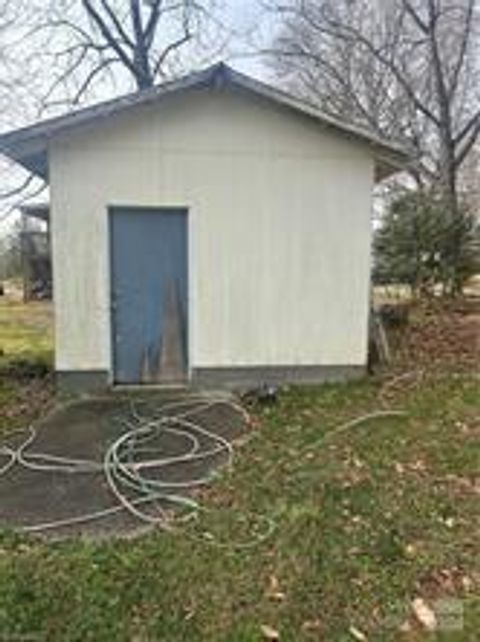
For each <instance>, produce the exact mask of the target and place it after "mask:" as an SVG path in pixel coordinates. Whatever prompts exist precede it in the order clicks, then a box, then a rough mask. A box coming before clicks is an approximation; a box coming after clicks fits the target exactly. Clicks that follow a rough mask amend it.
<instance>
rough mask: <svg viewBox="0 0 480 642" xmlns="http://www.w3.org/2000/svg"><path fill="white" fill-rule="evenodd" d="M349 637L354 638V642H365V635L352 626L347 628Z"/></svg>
mask: <svg viewBox="0 0 480 642" xmlns="http://www.w3.org/2000/svg"><path fill="white" fill-rule="evenodd" d="M349 632H350V635H351V636H352V637H354V638H355V639H356V640H358V641H359V642H367V636H366V635H365V633H362V631H360V630H359V629H357V628H355V627H354V626H351V627H350V628H349Z"/></svg>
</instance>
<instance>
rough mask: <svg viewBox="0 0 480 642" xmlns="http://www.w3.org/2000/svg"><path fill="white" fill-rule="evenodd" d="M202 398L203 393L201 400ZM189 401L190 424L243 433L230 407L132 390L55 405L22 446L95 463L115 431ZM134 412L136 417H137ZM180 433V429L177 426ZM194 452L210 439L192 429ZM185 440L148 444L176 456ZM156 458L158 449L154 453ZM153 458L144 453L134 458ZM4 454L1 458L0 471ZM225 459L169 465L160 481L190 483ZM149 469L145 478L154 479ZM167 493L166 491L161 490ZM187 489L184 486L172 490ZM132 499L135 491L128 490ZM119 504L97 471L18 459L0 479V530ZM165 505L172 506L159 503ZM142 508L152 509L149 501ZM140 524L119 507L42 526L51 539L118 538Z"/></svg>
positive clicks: (15, 441)
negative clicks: (35, 466)
mask: <svg viewBox="0 0 480 642" xmlns="http://www.w3.org/2000/svg"><path fill="white" fill-rule="evenodd" d="M205 399H206V400H208V397H206V398H205ZM186 400H188V401H189V403H190V404H191V405H189V406H188V408H189V409H191V408H195V409H197V410H199V409H200V408H201V409H200V410H199V412H198V414H195V416H194V418H192V420H193V421H195V422H196V423H198V425H199V426H201V427H203V428H206V429H207V430H208V431H210V432H211V433H213V434H214V435H220V436H222V437H224V438H225V439H227V440H228V441H229V442H234V440H235V439H237V438H239V437H241V436H242V434H244V432H245V430H246V426H245V419H244V416H243V415H242V413H241V412H239V411H238V410H236V409H235V408H233V407H232V406H230V405H228V404H218V405H212V406H209V407H207V408H204V407H203V406H201V401H199V397H198V395H196V396H195V397H189V396H188V395H185V394H181V395H180V394H175V395H172V394H168V395H167V394H166V393H155V392H152V393H140V394H139V393H137V394H128V395H124V394H119V393H116V394H115V395H112V396H109V397H105V398H96V399H88V400H82V401H77V402H74V403H71V404H68V405H66V406H63V407H60V408H58V409H57V410H55V411H54V412H53V413H52V414H50V415H49V416H48V417H47V418H46V419H44V420H43V421H41V422H40V423H39V424H38V425H37V426H35V430H36V433H37V434H36V437H35V441H34V442H33V443H32V444H30V445H29V446H28V447H27V448H26V449H25V454H26V455H28V454H29V453H32V452H35V453H44V454H48V455H54V456H57V457H66V458H70V459H72V458H73V459H82V460H92V461H95V462H98V463H99V464H101V463H102V462H103V458H104V455H105V452H106V450H107V448H108V447H109V445H110V444H111V443H112V442H113V441H115V440H116V439H117V438H118V437H119V436H120V435H122V434H123V433H124V432H125V431H127V430H128V429H129V427H130V428H131V427H133V426H135V425H137V426H138V425H139V424H138V415H141V416H142V417H145V418H149V419H152V418H159V417H160V416H164V415H165V414H175V412H180V413H181V412H182V411H183V410H184V409H185V408H183V407H182V408H179V409H177V410H176V411H175V410H174V409H172V404H174V403H175V404H176V403H179V402H183V401H186ZM136 417H137V418H136ZM182 430H184V428H183V427H182ZM187 432H190V433H191V434H195V435H196V437H197V438H198V441H199V445H200V449H203V450H208V449H209V448H210V449H211V443H209V442H212V440H211V439H210V440H209V438H208V436H201V435H200V436H199V435H198V433H196V432H195V430H194V429H191V430H190V429H187ZM26 436H28V433H25V434H23V435H20V434H15V435H12V436H11V437H10V438H8V437H7V438H5V439H3V440H2V442H1V443H0V446H3V445H6V446H9V447H11V448H17V447H18V446H19V445H20V444H21V443H22V442H23V441H24V440H25V437H26ZM189 444H191V440H190V439H189V437H188V436H185V435H172V434H163V435H159V436H158V437H156V438H155V440H154V442H152V443H149V444H147V446H148V447H149V448H155V449H159V450H160V451H161V456H175V455H180V454H182V453H184V452H185V451H186V450H187V449H188V447H189ZM155 456H156V457H158V456H159V455H158V453H157V454H156V455H155ZM149 457H150V458H151V457H152V455H150V454H149V453H148V452H145V453H142V454H141V455H140V458H141V459H143V458H146V459H148V458H149ZM6 461H7V459H6V457H2V456H0V470H1V468H2V466H3V464H4V463H6ZM224 461H225V455H224V454H221V455H214V456H213V457H208V458H206V459H205V461H197V462H187V463H182V464H177V465H171V466H167V467H165V468H163V469H162V471H161V479H162V481H166V482H167V483H174V482H178V481H181V482H183V481H190V480H194V479H197V478H198V477H199V476H204V475H205V474H206V473H208V472H211V470H212V469H213V468H216V467H218V466H219V465H221V464H222V463H223V462H224ZM155 474H156V473H155V469H152V470H149V475H150V476H152V477H154V476H155ZM166 490H167V491H168V490H169V489H166ZM178 492H180V494H185V492H184V491H183V490H181V491H178ZM128 496H129V498H131V499H133V498H134V497H138V495H132V494H128ZM117 505H118V502H117V500H116V499H115V497H114V496H113V493H112V491H111V489H110V488H109V486H108V484H107V482H106V478H105V474H104V473H103V472H94V473H92V472H89V473H80V472H75V473H71V472H70V473H68V472H63V471H62V472H58V471H52V472H50V471H48V472H47V471H44V470H42V471H35V470H29V469H26V468H24V467H23V466H21V465H19V464H18V463H16V464H15V465H14V466H13V467H12V468H10V469H9V470H8V471H7V472H6V474H4V475H2V476H1V477H0V527H9V528H14V529H15V528H22V527H25V526H35V525H38V524H44V523H50V522H57V521H58V520H66V519H71V518H77V517H80V516H84V515H87V514H91V513H95V512H97V511H102V510H105V509H109V508H111V507H114V506H117ZM163 507H164V508H171V507H170V506H167V505H164V506H163ZM148 510H149V511H150V510H153V511H155V507H154V506H151V507H149V508H148ZM145 528H146V524H145V523H144V522H142V521H140V520H139V519H138V518H137V517H134V516H133V515H131V514H130V513H129V512H128V511H126V510H122V511H121V512H119V513H116V514H112V515H109V516H106V517H103V518H101V519H98V520H95V521H91V522H85V523H79V524H76V525H70V526H64V527H59V528H55V529H52V530H45V531H44V533H43V534H45V535H49V536H55V537H64V536H70V535H90V536H95V537H102V536H112V535H116V536H118V535H123V536H131V535H135V534H138V533H140V532H143V531H144V530H145Z"/></svg>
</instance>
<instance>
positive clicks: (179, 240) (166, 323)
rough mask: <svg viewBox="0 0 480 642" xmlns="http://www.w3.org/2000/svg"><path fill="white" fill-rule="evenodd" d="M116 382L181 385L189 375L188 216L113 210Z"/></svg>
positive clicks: (146, 210) (176, 211)
mask: <svg viewBox="0 0 480 642" xmlns="http://www.w3.org/2000/svg"><path fill="white" fill-rule="evenodd" d="M110 255H111V297H112V300H111V308H112V350H113V371H114V379H115V382H116V383H123V384H138V383H179V382H182V381H184V380H185V378H186V376H187V372H188V355H187V348H188V339H187V332H188V318H187V313H188V306H187V296H188V259H187V255H188V250H187V212H186V210H181V209H164V208H160V209H153V208H134V207H128V208H123V207H122V208H112V209H111V210H110Z"/></svg>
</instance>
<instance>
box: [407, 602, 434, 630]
mask: <svg viewBox="0 0 480 642" xmlns="http://www.w3.org/2000/svg"><path fill="white" fill-rule="evenodd" d="M412 609H413V612H414V613H415V617H416V618H417V620H418V621H419V622H420V624H422V625H423V626H424V627H425V628H426V629H427V631H435V629H436V628H437V618H436V616H435V613H434V611H433V610H432V609H431V608H430V607H429V606H428V604H427V603H426V602H425V600H422V598H421V597H417V598H415V599H414V600H413V602H412Z"/></svg>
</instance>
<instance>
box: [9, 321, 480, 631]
mask: <svg viewBox="0 0 480 642" xmlns="http://www.w3.org/2000/svg"><path fill="white" fill-rule="evenodd" d="M2 327H3V326H2ZM7 327H8V324H7ZM1 338H2V335H1V334H0V340H1ZM4 402H5V400H4ZM386 406H389V407H392V408H399V409H404V410H405V411H406V412H407V413H408V416H407V418H406V419H403V418H383V419H377V420H371V421H368V422H366V423H364V424H361V425H358V426H357V427H354V428H352V429H351V430H349V431H344V432H339V433H335V427H337V426H338V425H339V424H342V422H344V421H346V420H349V419H352V418H355V417H357V416H359V415H362V414H364V413H369V412H372V411H375V410H378V409H380V408H382V407H386ZM479 415H480V381H479V379H478V376H475V375H469V374H466V373H464V374H462V375H457V376H455V375H454V374H452V373H450V374H445V373H443V374H442V372H437V373H436V374H435V375H433V374H429V375H427V374H424V375H423V376H414V377H409V378H406V379H404V380H401V381H400V380H399V382H398V385H393V386H387V387H385V383H384V381H382V379H380V378H378V379H369V380H366V381H364V382H360V383H355V384H349V385H331V386H323V387H317V388H304V389H291V390H287V391H285V392H284V393H282V394H281V396H280V398H279V400H278V402H277V403H276V404H272V405H270V406H263V407H257V408H254V410H253V414H252V417H253V425H252V430H251V435H250V438H249V439H247V440H246V441H245V442H244V443H242V444H241V445H239V446H238V448H237V457H236V461H235V464H234V466H233V468H232V469H231V470H230V471H228V472H224V473H223V474H222V476H221V477H220V479H219V480H218V482H217V483H216V484H215V485H213V486H212V487H211V488H210V489H209V490H208V491H206V492H205V494H204V497H203V501H202V503H203V506H204V507H205V511H204V512H202V513H201V514H200V515H199V516H198V519H197V520H195V521H191V522H188V523H184V524H181V525H178V527H177V528H176V530H175V531H174V532H173V533H164V532H152V533H151V534H150V535H147V536H144V537H141V538H139V539H136V540H132V541H111V542H103V543H99V542H97V543H95V542H89V541H79V540H77V541H68V542H56V543H42V542H40V541H38V540H35V539H33V538H29V537H23V536H18V535H14V534H12V533H8V532H3V533H2V534H1V535H0V640H2V639H5V640H9V641H10V640H12V641H13V640H16V639H29V640H30V639H31V640H45V641H48V642H50V641H55V642H56V641H57V640H58V641H61V642H67V641H74V640H75V641H76V640H78V641H79V642H80V641H82V642H83V641H85V640H92V641H95V642H97V641H98V642H102V641H109V642H110V641H112V640H115V641H120V642H121V641H124V640H125V642H127V641H128V642H131V641H135V642H142V641H162V642H177V641H185V642H187V641H188V642H197V641H199V642H200V641H207V642H208V641H212V642H213V641H218V642H255V641H256V640H258V641H261V640H268V639H276V638H275V637H274V636H273V631H270V633H269V629H268V628H263V629H262V627H270V628H271V629H273V630H275V631H277V632H278V633H279V636H280V637H279V639H280V640H281V641H290V642H298V641H302V640H306V641H308V640H325V641H326V642H348V641H353V642H354V641H355V640H356V639H357V640H361V639H368V640H382V641H383V640H385V641H389V640H391V641H394V640H395V641H396V640H413V641H416V640H432V639H435V640H448V641H450V640H451V641H456V640H459V641H464V642H467V641H468V642H470V641H472V642H473V641H474V640H475V641H476V640H478V631H480V605H479V601H478V596H479V583H480V568H479V566H478V561H479V530H478V527H479V520H478V518H479V508H478V505H479V496H480V495H479V493H480V489H479V485H478V468H479V466H478V463H479V461H480V449H479V430H480V426H479ZM328 434H329V435H330V437H328V438H326V439H325V436H326V435H328ZM0 463H1V462H0ZM0 483H1V482H0ZM269 525H273V531H272V532H271V533H270V534H269V535H268V536H267V537H264V536H265V534H266V533H267V532H268V530H269V528H268V527H269ZM247 544H248V546H247ZM415 598H421V599H423V600H424V602H425V604H427V605H428V606H429V607H431V608H433V609H434V610H436V612H437V618H438V624H439V629H441V628H442V627H443V628H444V629H446V628H448V625H452V624H453V627H454V628H458V629H459V630H455V631H448V630H443V631H439V632H438V633H437V634H436V635H437V637H432V635H431V634H427V633H425V631H424V630H422V628H421V627H420V626H419V625H418V623H416V622H415V619H414V618H413V617H412V612H411V604H412V601H413V600H414V599H415ZM442 600H443V601H442ZM445 600H446V601H445ZM448 609H453V612H454V616H453V617H452V611H450V616H449V614H448ZM459 609H462V612H463V618H461V617H460V611H459ZM462 619H463V621H462ZM407 625H409V626H410V631H408V632H406V631H400V629H406V628H407ZM269 634H270V637H268V635H269ZM22 636H24V637H22ZM362 636H365V637H364V638H363V637H362Z"/></svg>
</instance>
